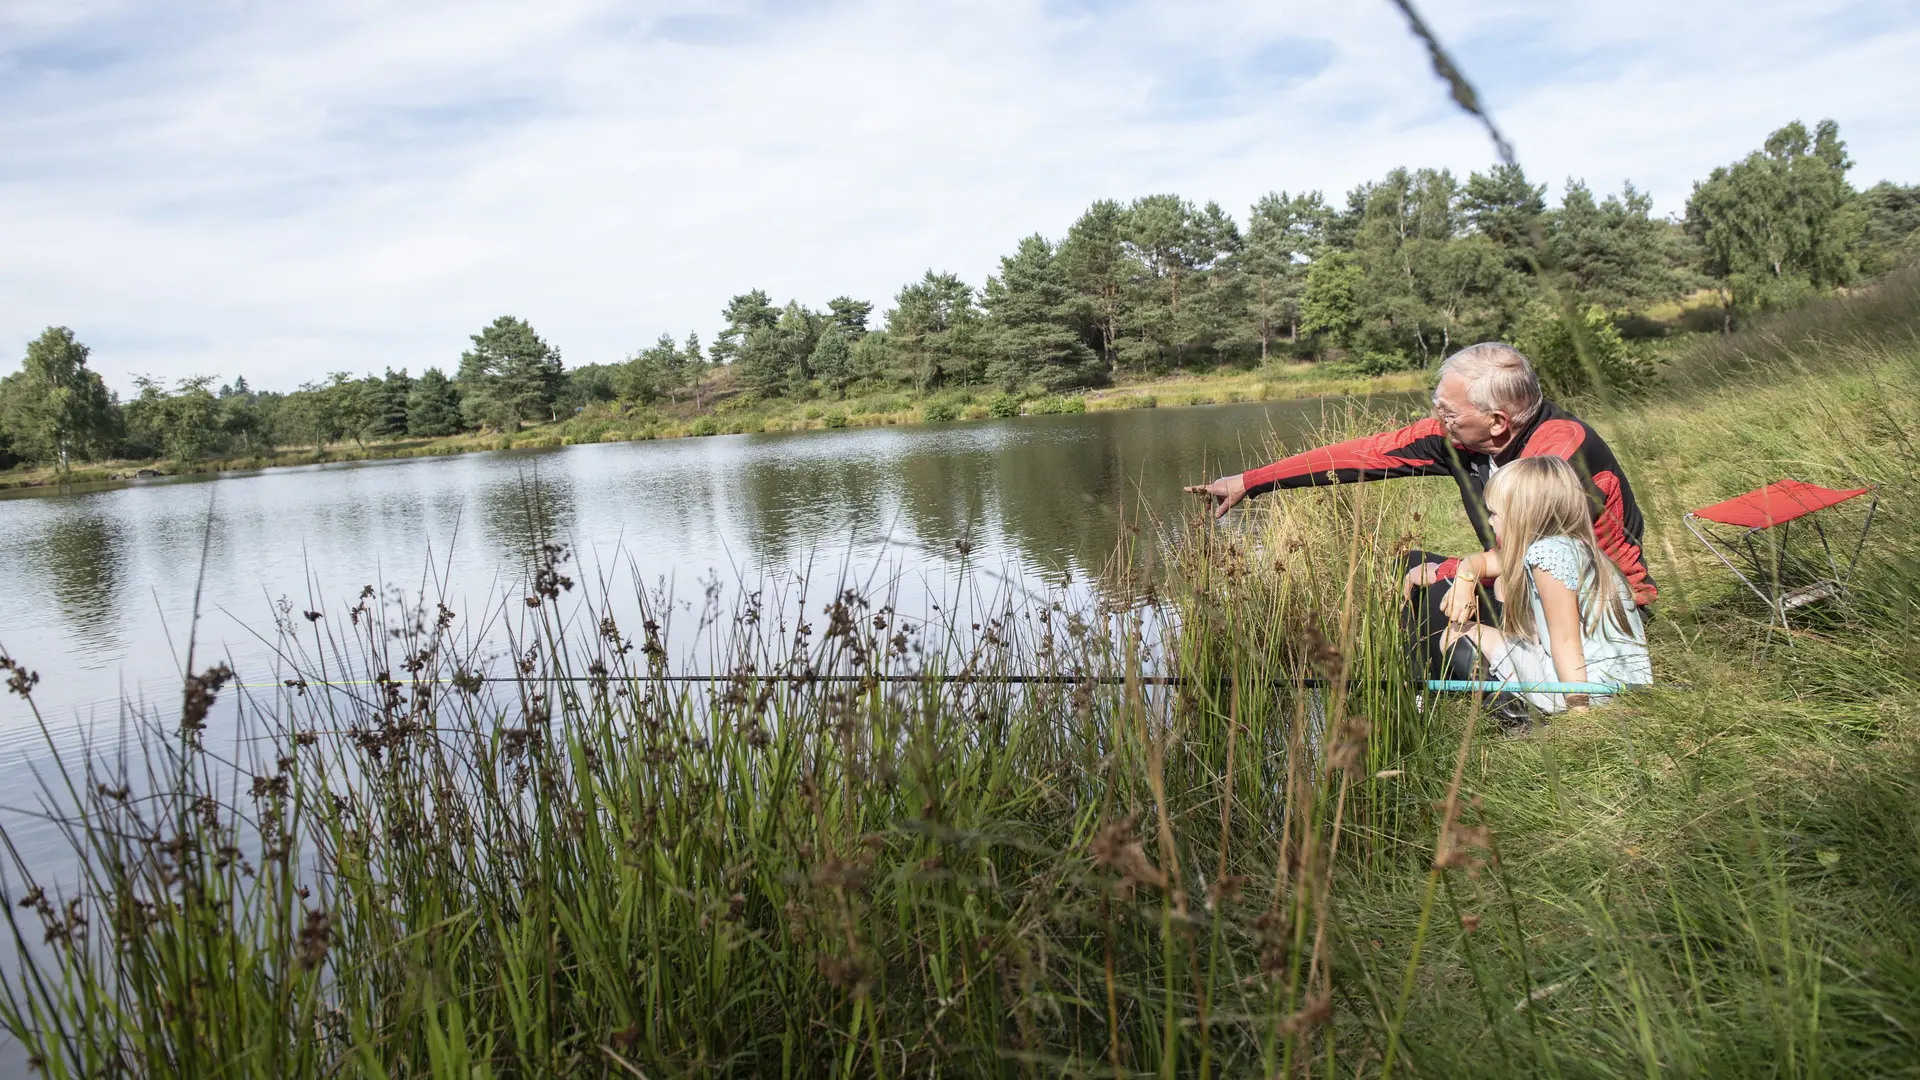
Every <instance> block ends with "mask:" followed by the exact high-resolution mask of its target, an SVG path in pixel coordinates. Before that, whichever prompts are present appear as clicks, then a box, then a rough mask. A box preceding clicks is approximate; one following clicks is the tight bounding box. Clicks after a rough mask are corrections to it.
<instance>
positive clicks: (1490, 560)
mask: <svg viewBox="0 0 1920 1080" xmlns="http://www.w3.org/2000/svg"><path fill="white" fill-rule="evenodd" d="M1454 573H1456V574H1459V575H1462V576H1471V577H1475V578H1478V579H1480V580H1481V581H1491V580H1492V579H1494V578H1497V577H1499V576H1500V553H1499V552H1497V551H1476V552H1474V553H1473V554H1471V555H1469V556H1467V557H1466V558H1464V559H1461V560H1460V569H1458V570H1456V571H1454Z"/></svg>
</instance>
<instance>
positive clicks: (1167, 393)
mask: <svg viewBox="0 0 1920 1080" xmlns="http://www.w3.org/2000/svg"><path fill="white" fill-rule="evenodd" d="M1289 374H1292V373H1281V374H1280V375H1279V377H1278V378H1276V377H1275V375H1274V373H1271V372H1264V373H1263V372H1259V371H1255V372H1235V373H1232V374H1230V375H1218V374H1216V375H1205V376H1198V377H1195V376H1181V377H1173V378H1166V379H1157V380H1153V381H1146V382H1135V383H1129V384H1126V385H1121V386H1114V387H1106V388H1102V389H1098V390H1090V391H1087V392H1085V393H1082V394H1075V395H1066V396H1052V397H1037V398H1033V399H1030V400H1028V401H1026V402H1023V406H1024V407H1023V409H1022V411H1021V412H1020V413H1019V414H1017V415H1016V416H995V415H992V414H991V413H990V412H988V411H987V409H986V408H985V406H982V405H979V404H977V403H973V402H968V403H967V404H964V405H961V406H959V407H957V408H956V407H954V406H953V405H951V404H949V405H948V406H947V407H948V408H949V409H951V410H952V415H940V414H939V412H938V410H939V408H940V406H941V403H942V402H943V401H946V402H952V401H953V400H954V396H953V395H936V396H928V397H926V398H923V399H920V400H918V401H916V402H915V403H914V405H913V407H911V408H908V409H898V410H888V411H884V412H867V413H858V412H852V411H850V410H849V409H848V408H846V406H848V405H849V404H852V405H855V406H857V405H858V404H860V402H858V401H856V402H851V403H850V402H845V401H842V402H809V403H805V408H804V409H803V410H798V409H797V410H795V412H796V413H797V415H791V416H772V417H766V416H757V415H752V414H747V415H740V416H736V417H729V416H728V415H727V413H726V411H725V408H724V404H723V405H722V406H721V407H719V408H715V409H710V410H707V411H704V412H702V413H700V414H698V415H694V416H690V417H687V418H685V419H684V421H683V422H679V423H673V422H667V423H660V422H657V421H656V420H653V419H652V418H649V419H648V420H646V421H641V422H639V423H635V424H632V425H629V426H626V427H625V429H624V430H623V429H622V427H623V426H622V425H621V423H620V419H621V417H619V416H618V415H615V416H612V417H609V416H604V415H602V416H587V417H582V416H575V417H569V418H567V419H565V420H560V421H550V422H547V423H543V424H536V425H530V426H528V427H525V428H522V429H521V430H520V431H518V432H515V433H512V434H506V433H503V432H473V433H465V434H461V435H453V436H445V437H441V438H411V439H395V440H390V441H384V442H370V443H367V444H364V445H356V444H355V443H353V442H351V441H346V442H339V443H330V444H328V445H327V446H326V447H325V448H324V449H320V450H313V449H307V448H300V449H286V448H276V449H275V450H274V451H273V452H271V453H268V454H261V455H256V456H243V457H232V458H219V459H208V460H204V461H198V462H174V461H166V460H147V461H107V462H100V463H97V464H93V465H90V466H88V467H86V468H80V469H73V470H70V471H69V472H67V473H65V474H61V473H58V472H56V471H55V470H53V469H51V468H47V467H45V466H42V467H39V468H34V469H17V470H10V471H9V472H6V473H0V499H16V498H34V497H36V496H40V495H67V494H92V493H94V492H100V491H116V490H120V489H123V488H132V487H139V486H143V485H144V484H148V483H156V482H165V481H169V480H174V479H187V478H198V479H199V480H200V481H202V482H205V481H212V480H221V479H229V478H233V479H238V478H240V477H243V476H255V475H259V474H261V473H265V472H269V471H278V470H283V469H299V468H311V467H314V466H324V465H344V464H355V463H367V462H379V461H400V460H408V459H413V458H422V457H452V456H459V455H464V454H475V453H488V452H492V451H499V450H546V449H556V448H559V447H565V446H584V445H589V444H594V443H621V442H653V441H659V440H664V439H682V438H700V437H705V436H720V435H759V434H772V433H780V432H812V431H839V430H853V429H859V428H877V427H932V426H936V425H942V424H959V423H966V422H969V421H976V420H993V419H1018V418H1020V417H1028V416H1045V415H1071V414H1081V413H1089V412H1114V411H1124V410H1132V409H1156V408H1192V407H1197V406H1206V405H1256V404H1261V403H1265V402H1282V401H1310V400H1315V399H1321V398H1356V397H1374V396H1377V395H1381V394H1393V393H1408V392H1412V391H1416V390H1419V389H1422V388H1424V387H1425V385H1426V378H1427V373H1426V372H1422V371H1407V372H1394V373H1391V374H1387V375H1374V376H1354V377H1352V378H1337V377H1311V376H1310V377H1308V378H1299V377H1297V376H1295V377H1294V378H1287V375H1289ZM1314 374H1315V375H1318V373H1317V372H1316V373H1314ZM876 396H880V397H884V395H876ZM962 396H965V397H971V396H972V395H962ZM836 406H838V407H839V408H836ZM930 411H933V412H934V415H931V416H930V415H928V413H929V412H930ZM809 413H813V414H815V415H808V414H809ZM836 418H837V419H838V421H839V422H835V420H836ZM701 421H709V422H710V423H709V424H708V425H702V423H701ZM595 428H599V429H600V430H598V431H595V430H593V429H595ZM570 429H571V430H570ZM584 435H591V436H592V437H581V436H584Z"/></svg>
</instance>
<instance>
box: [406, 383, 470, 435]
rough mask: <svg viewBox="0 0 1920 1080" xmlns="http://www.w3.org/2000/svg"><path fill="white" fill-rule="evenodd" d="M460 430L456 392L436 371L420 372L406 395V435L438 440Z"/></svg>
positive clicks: (458, 400) (458, 401) (455, 388)
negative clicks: (410, 390)
mask: <svg viewBox="0 0 1920 1080" xmlns="http://www.w3.org/2000/svg"><path fill="white" fill-rule="evenodd" d="M461 426H462V425H461V412H460V390H459V388H458V387H456V386H455V385H454V384H453V380H451V379H449V378H447V376H446V373H445V372H443V371H441V370H440V369H439V368H437V367H430V368H428V369H427V370H425V371H423V372H421V373H420V377H419V378H418V379H415V380H413V389H412V392H411V393H409V394H408V395H407V434H409V435H419V436H423V437H427V438H438V437H440V436H442V435H452V434H455V433H456V432H458V431H459V430H460V429H461Z"/></svg>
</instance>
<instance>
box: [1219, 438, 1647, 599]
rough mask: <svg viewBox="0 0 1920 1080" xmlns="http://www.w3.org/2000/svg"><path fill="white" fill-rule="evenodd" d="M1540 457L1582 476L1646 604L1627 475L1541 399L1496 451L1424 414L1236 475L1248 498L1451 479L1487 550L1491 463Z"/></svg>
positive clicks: (1600, 532) (1445, 569) (1636, 510)
mask: <svg viewBox="0 0 1920 1080" xmlns="http://www.w3.org/2000/svg"><path fill="white" fill-rule="evenodd" d="M1541 454H1552V455H1553V456H1554V457H1557V458H1561V459H1564V460H1565V461H1566V462H1567V463H1568V464H1570V465H1572V466H1573V467H1574V469H1575V471H1577V472H1579V474H1580V476H1581V477H1582V478H1583V479H1584V480H1586V482H1587V497H1588V499H1589V500H1590V501H1591V502H1592V503H1593V531H1594V535H1595V536H1596V537H1597V538H1598V539H1599V541H1600V548H1601V550H1603V551H1605V552H1606V553H1607V555H1608V556H1609V557H1611V558H1612V559H1613V561H1614V565H1616V566H1618V567H1619V568H1620V572H1621V573H1622V574H1625V575H1626V578H1627V584H1628V585H1631V586H1632V587H1633V599H1634V602H1635V603H1637V604H1639V605H1640V606H1642V607H1645V606H1646V605H1648V604H1651V603H1652V602H1653V599H1654V597H1655V596H1656V595H1658V593H1659V590H1658V589H1657V588H1656V587H1655V586H1654V583H1653V577H1652V576H1651V575H1650V574H1648V573H1647V564H1646V559H1645V557H1644V555H1643V553H1642V552H1641V550H1640V538H1641V533H1642V530H1643V528H1644V523H1643V521H1642V520H1641V517H1640V507H1639V506H1638V505H1637V504H1635V502H1634V501H1633V488H1632V487H1631V486H1629V485H1628V483H1627V476H1626V473H1624V472H1622V471H1621V470H1620V462H1619V460H1618V459H1617V458H1615V457H1614V456H1613V450H1612V448H1611V447H1609V446H1607V443H1606V440H1605V439H1602V438H1601V437H1600V435H1599V433H1598V432H1596V431H1594V430H1593V429H1592V428H1591V427H1588V426H1587V424H1586V421H1584V420H1581V419H1580V418H1579V417H1577V416H1574V415H1572V414H1571V413H1568V412H1567V411H1566V410H1564V409H1562V408H1560V406H1558V405H1555V404H1554V403H1553V402H1551V401H1547V402H1543V403H1541V407H1540V411H1539V413H1538V414H1537V415H1535V417H1534V418H1533V419H1532V420H1531V421H1529V422H1528V424H1527V426H1526V427H1525V428H1523V429H1521V431H1520V432H1519V433H1518V434H1517V436H1516V437H1515V438H1514V440H1513V441H1512V442H1510V443H1508V444H1507V446H1506V448H1505V449H1503V450H1501V451H1500V452H1499V453H1498V454H1482V453H1477V452H1475V451H1472V450H1468V449H1467V448H1466V447H1464V446H1459V445H1456V444H1455V443H1454V442H1453V441H1452V440H1450V439H1448V438H1447V433H1446V429H1445V428H1443V427H1441V426H1440V421H1438V420H1434V419H1431V418H1429V419H1426V420H1422V421H1420V422H1419V423H1417V424H1411V425H1408V426H1407V427H1403V428H1401V429H1400V430H1399V431H1390V432H1387V433H1386V434H1384V435H1369V436H1367V437H1366V438H1363V439H1353V440H1350V441H1348V442H1343V443H1335V444H1334V445H1332V446H1322V447H1320V448H1318V449H1315V450H1307V451H1304V452H1302V453H1298V454H1295V455H1293V456H1292V457H1288V458H1282V459H1281V460H1279V461H1276V462H1274V463H1273V464H1271V465H1263V466H1261V467H1260V468H1258V469H1248V470H1247V471H1246V472H1244V473H1242V474H1241V475H1240V479H1241V481H1242V482H1244V483H1245V484H1246V485H1247V494H1248V495H1260V494H1264V493H1266V492H1269V491H1272V490H1274V489H1276V488H1300V487H1320V486H1323V485H1327V484H1355V483H1359V482H1361V481H1364V480H1391V479H1393V478H1394V477H1398V476H1451V477H1453V480H1454V483H1456V484H1458V485H1459V486H1460V502H1461V504H1462V505H1463V506H1465V507H1466V511H1467V518H1468V519H1469V520H1470V521H1472V522H1473V531H1474V533H1475V534H1476V535H1478V536H1479V537H1480V542H1481V544H1482V545H1484V546H1485V547H1487V548H1488V549H1491V548H1492V547H1493V529H1492V528H1491V527H1490V526H1489V525H1488V524H1487V504H1486V490H1487V481H1488V480H1489V479H1490V478H1491V477H1492V475H1493V469H1494V467H1495V466H1498V465H1505V464H1507V463H1508V462H1510V461H1514V460H1516V459H1518V458H1523V457H1534V456H1537V455H1541ZM1455 565H1456V564H1455V562H1454V560H1451V559H1450V560H1448V561H1447V562H1446V563H1444V564H1443V565H1442V566H1441V568H1440V573H1441V576H1442V577H1451V576H1453V571H1454V567H1455Z"/></svg>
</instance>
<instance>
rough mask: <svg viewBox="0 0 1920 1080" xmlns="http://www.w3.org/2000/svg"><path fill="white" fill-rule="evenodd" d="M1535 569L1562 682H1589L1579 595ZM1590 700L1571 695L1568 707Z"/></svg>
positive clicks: (1556, 671)
mask: <svg viewBox="0 0 1920 1080" xmlns="http://www.w3.org/2000/svg"><path fill="white" fill-rule="evenodd" d="M1531 569H1532V571H1533V587H1534V589H1535V590H1537V591H1538V592H1539V594H1540V610H1541V611H1542V613H1544V614H1545V615H1546V617H1547V632H1546V636H1547V651H1548V652H1549V653H1550V654H1552V656H1553V670H1554V674H1556V675H1558V676H1559V677H1560V680H1561V681H1562V682H1586V681H1587V650H1586V646H1585V634H1584V633H1583V632H1582V628H1581V624H1580V598H1579V597H1578V596H1576V595H1574V592H1573V590H1572V589H1569V588H1567V587H1566V585H1565V584H1563V583H1562V582H1561V581H1560V579H1559V578H1557V577H1554V576H1553V575H1552V574H1549V573H1547V572H1546V571H1545V570H1542V569H1540V568H1539V567H1533V568H1531ZM1586 703H1587V695H1585V694H1568V695H1567V705H1568V707H1569V708H1579V707H1582V706H1584V705H1586Z"/></svg>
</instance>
